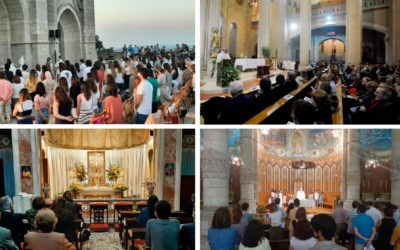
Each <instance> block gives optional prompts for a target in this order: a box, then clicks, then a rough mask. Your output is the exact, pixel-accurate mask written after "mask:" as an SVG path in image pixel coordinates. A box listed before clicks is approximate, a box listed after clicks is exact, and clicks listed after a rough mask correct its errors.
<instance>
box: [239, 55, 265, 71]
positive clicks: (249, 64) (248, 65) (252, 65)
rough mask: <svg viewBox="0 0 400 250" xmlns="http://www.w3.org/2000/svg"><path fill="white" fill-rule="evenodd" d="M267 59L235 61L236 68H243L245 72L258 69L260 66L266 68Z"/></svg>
mask: <svg viewBox="0 0 400 250" xmlns="http://www.w3.org/2000/svg"><path fill="white" fill-rule="evenodd" d="M264 65H265V59H251V58H243V59H241V58H239V59H236V61H235V67H236V68H237V67H239V66H240V67H241V68H242V70H243V71H245V70H247V69H257V67H258V66H264Z"/></svg>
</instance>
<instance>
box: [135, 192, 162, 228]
mask: <svg viewBox="0 0 400 250" xmlns="http://www.w3.org/2000/svg"><path fill="white" fill-rule="evenodd" d="M157 202H158V197H157V196H155V195H150V197H149V198H148V199H147V206H146V207H145V208H142V210H140V214H139V216H138V218H137V223H138V224H139V225H140V226H142V227H146V224H147V221H148V220H150V219H154V218H156V214H155V207H156V203H157Z"/></svg>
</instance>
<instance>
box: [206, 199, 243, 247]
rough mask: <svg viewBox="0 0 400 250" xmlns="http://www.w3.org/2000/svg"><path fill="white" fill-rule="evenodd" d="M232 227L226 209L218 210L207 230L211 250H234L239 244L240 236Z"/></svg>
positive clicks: (230, 216) (230, 214)
mask: <svg viewBox="0 0 400 250" xmlns="http://www.w3.org/2000/svg"><path fill="white" fill-rule="evenodd" d="M231 226H232V213H231V211H230V210H229V208H228V207H220V208H218V209H217V210H216V211H215V213H214V216H213V219H212V222H211V228H210V229H208V243H209V244H210V248H211V250H225V249H229V250H234V249H235V247H236V246H237V245H239V243H240V235H239V233H238V232H237V230H236V229H235V228H233V227H231Z"/></svg>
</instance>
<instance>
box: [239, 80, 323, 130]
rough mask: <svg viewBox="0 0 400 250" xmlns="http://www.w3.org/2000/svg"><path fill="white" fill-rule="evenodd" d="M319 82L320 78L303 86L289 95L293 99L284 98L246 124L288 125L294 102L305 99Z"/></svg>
mask: <svg viewBox="0 0 400 250" xmlns="http://www.w3.org/2000/svg"><path fill="white" fill-rule="evenodd" d="M317 80H318V78H317V77H314V78H312V79H311V80H310V81H308V82H307V83H304V84H302V85H301V86H300V87H298V88H297V89H295V90H293V91H292V92H290V93H289V94H288V95H291V96H293V98H292V99H290V100H286V99H285V98H284V97H282V98H281V99H279V100H278V101H276V102H275V103H274V104H272V105H271V106H269V107H267V108H265V109H264V110H262V111H261V112H260V113H258V114H256V115H255V116H253V117H252V118H251V119H250V120H248V121H247V122H245V123H244V124H245V125H252V124H267V123H268V124H286V122H287V121H288V118H289V116H290V113H291V111H292V104H293V102H294V101H295V100H298V99H303V98H304V96H305V95H306V94H308V93H310V92H311V87H313V86H314V85H315V84H316V82H317Z"/></svg>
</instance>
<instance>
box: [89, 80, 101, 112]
mask: <svg viewBox="0 0 400 250" xmlns="http://www.w3.org/2000/svg"><path fill="white" fill-rule="evenodd" d="M89 75H90V74H89ZM87 85H88V87H89V89H90V90H91V91H92V97H93V102H92V107H93V109H92V111H93V112H95V113H97V112H98V111H99V106H98V102H99V98H100V91H99V90H98V88H97V85H96V83H95V82H94V79H93V78H92V77H88V79H87Z"/></svg>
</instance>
